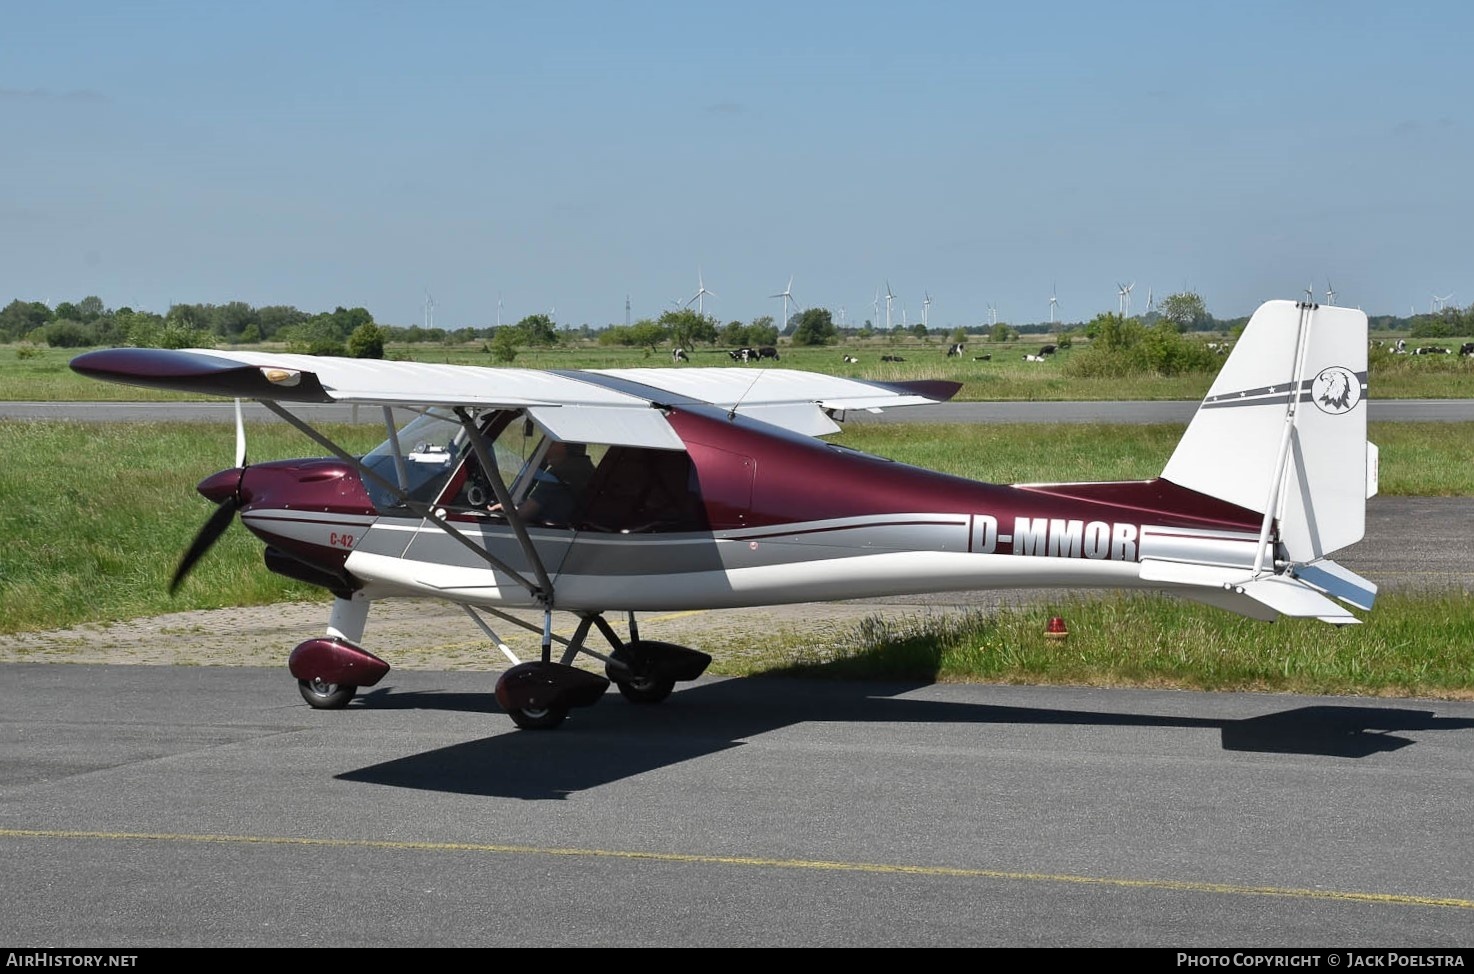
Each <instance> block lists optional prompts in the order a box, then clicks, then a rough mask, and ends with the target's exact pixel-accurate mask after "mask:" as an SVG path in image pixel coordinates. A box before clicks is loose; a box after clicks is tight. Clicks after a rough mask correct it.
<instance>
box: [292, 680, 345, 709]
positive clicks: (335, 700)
mask: <svg viewBox="0 0 1474 974" xmlns="http://www.w3.org/2000/svg"><path fill="white" fill-rule="evenodd" d="M297 689H298V690H300V691H301V692H302V699H303V700H306V701H307V703H308V704H309V705H311V706H312V707H313V708H314V709H317V710H342V709H343V708H344V707H346V706H348V701H350V700H352V699H353V695H354V694H356V693H357V692H358V687H356V686H353V685H351V684H348V683H328V682H326V681H324V680H322V679H320V678H318V679H311V680H298V681H297Z"/></svg>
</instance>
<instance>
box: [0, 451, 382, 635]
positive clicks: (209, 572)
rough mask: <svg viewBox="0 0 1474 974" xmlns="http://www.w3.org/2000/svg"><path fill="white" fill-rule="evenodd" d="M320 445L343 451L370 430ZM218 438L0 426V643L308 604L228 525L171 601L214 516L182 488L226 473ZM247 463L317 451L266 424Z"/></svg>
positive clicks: (229, 457)
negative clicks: (165, 618)
mask: <svg viewBox="0 0 1474 974" xmlns="http://www.w3.org/2000/svg"><path fill="white" fill-rule="evenodd" d="M330 435H334V436H336V437H339V438H341V441H342V442H345V443H348V444H350V445H351V447H352V448H354V449H367V448H368V447H369V446H372V445H373V444H374V443H377V442H378V441H379V440H380V439H382V436H383V434H382V431H375V430H374V428H373V427H366V426H357V427H338V428H334V429H333V430H332V431H331V433H330ZM234 444H235V436H234V432H233V429H232V428H231V427H229V426H218V425H215V424H203V425H196V424H166V423H127V424H105V423H85V424H83V423H62V422H45V423H21V422H0V457H4V462H3V463H0V499H3V501H4V503H3V504H0V538H3V539H4V544H3V545H0V632H17V631H25V630H33V629H45V628H52V627H55V626H65V625H70V624H73V623H77V622H81V621H112V620H119V619H126V618H134V617H137V616H140V615H150V614H154V613H159V612H168V611H174V610H180V609H194V608H217V607H221V606H227V605H260V604H264V603H269V602H276V601H281V600H283V599H294V598H320V597H321V590H318V589H315V588H311V587H310V586H306V585H302V584H300V583H297V582H292V581H289V580H288V579H285V578H283V577H281V576H279V575H274V574H272V573H271V572H268V571H266V569H265V568H264V567H262V564H261V552H262V548H261V544H260V542H259V541H257V540H256V539H255V538H253V537H252V536H251V535H250V534H249V532H247V531H246V530H245V529H244V528H242V527H240V526H239V525H235V526H233V527H232V528H231V529H230V530H229V531H227V532H226V534H225V535H224V536H223V537H222V538H221V540H220V542H219V543H218V544H217V545H216V546H215V548H214V549H213V550H211V552H210V553H209V554H208V555H207V556H206V557H205V559H204V560H203V561H201V562H200V563H199V565H198V566H197V567H196V570H195V571H194V573H193V574H192V575H191V576H190V577H189V579H188V580H187V581H186V582H185V583H184V584H183V585H182V586H181V588H180V591H179V593H178V595H177V596H175V597H171V596H170V595H169V594H168V591H167V589H168V585H169V580H170V577H171V576H172V575H173V573H174V569H175V566H176V565H177V564H178V561H179V557H180V555H181V554H182V553H183V552H184V550H185V548H187V547H188V545H189V543H190V541H191V540H192V539H193V537H194V535H195V532H197V531H198V530H199V528H200V526H201V525H203V524H204V522H205V520H206V519H207V518H208V517H209V516H210V514H211V513H212V512H213V511H214V509H215V508H214V505H212V504H211V503H210V502H209V501H206V500H205V499H204V498H203V497H201V496H200V495H199V494H198V493H196V492H195V490H194V487H195V484H196V483H198V482H199V481H200V480H201V479H203V478H204V477H206V476H207V475H209V474H211V473H213V472H215V471H216V470H219V469H222V468H225V467H229V466H231V465H232V464H233V462H234V451H235V445H234ZM249 445H250V452H251V459H252V460H256V461H259V460H268V459H282V458H286V457H293V456H315V455H317V454H319V453H321V450H320V449H319V448H317V447H316V446H313V445H312V444H311V443H309V442H308V441H307V440H306V439H304V438H303V437H302V435H301V434H299V433H297V432H296V431H294V430H292V429H290V428H289V427H287V426H285V425H283V424H280V423H272V424H264V425H261V426H259V427H253V428H252V429H251V430H250V431H249Z"/></svg>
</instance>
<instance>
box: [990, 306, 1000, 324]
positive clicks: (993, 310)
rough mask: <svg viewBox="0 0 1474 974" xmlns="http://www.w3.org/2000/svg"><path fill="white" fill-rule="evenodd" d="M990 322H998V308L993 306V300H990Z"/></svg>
mask: <svg viewBox="0 0 1474 974" xmlns="http://www.w3.org/2000/svg"><path fill="white" fill-rule="evenodd" d="M988 323H989V324H991V325H996V324H998V309H997V308H995V307H993V302H992V301H989V302H988Z"/></svg>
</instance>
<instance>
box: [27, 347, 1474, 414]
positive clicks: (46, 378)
mask: <svg viewBox="0 0 1474 974" xmlns="http://www.w3.org/2000/svg"><path fill="white" fill-rule="evenodd" d="M1042 341H1044V339H1043V338H1042V337H1040V336H1031V340H1020V341H1017V342H1002V343H995V342H972V343H970V344H969V345H968V347H967V354H965V355H962V356H959V357H953V358H948V357H947V356H946V355H945V354H944V353H945V350H946V345H945V343H941V342H932V343H927V344H922V343H920V342H917V341H915V340H910V341H908V342H905V343H900V344H895V345H891V344H888V343H884V342H878V341H877V342H870V343H857V342H848V343H846V344H844V345H830V346H824V347H819V348H794V347H791V346H786V345H785V346H783V349H782V353H781V354H782V356H783V357H782V359H781V360H780V361H778V362H767V361H765V362H763V363H754V364H749V365H738V364H735V363H734V362H733V361H732V359H731V358H730V356H728V354H727V353H726V351H725V350H723V349H718V348H701V349H694V350H692V351H691V353H690V358H691V361H690V365H691V366H727V367H732V368H740V369H746V370H749V371H751V372H753V373H754V374H756V373H757V372H759V370H761V369H762V368H765V367H769V366H771V367H774V368H788V369H803V370H808V371H813V372H823V373H827V374H832V375H845V376H853V377H855V378H860V379H871V380H876V381H881V382H900V381H906V380H913V379H948V380H952V381H956V382H960V383H962V389H961V391H960V392H959V393H958V394H957V396H956V397H955V398H956V400H957V401H969V402H988V401H999V402H1051V401H1053V402H1060V401H1114V400H1123V399H1126V400H1187V401H1197V400H1201V399H1202V398H1203V396H1205V395H1206V394H1207V392H1208V387H1209V385H1210V384H1211V383H1212V381H1213V376H1212V375H1211V374H1208V373H1194V374H1191V375H1176V376H1159V375H1142V376H1130V377H1091V378H1080V377H1072V376H1068V375H1066V374H1065V363H1066V362H1068V361H1069V359H1070V357H1071V356H1072V355H1075V354H1078V351H1079V350H1078V349H1065V350H1061V351H1060V353H1059V354H1057V355H1054V356H1051V357H1050V358H1049V359H1048V360H1047V361H1044V362H1026V361H1024V355H1025V354H1026V353H1031V352H1036V351H1038V349H1039V347H1040V344H1041V342H1042ZM1444 344H1447V342H1445V343H1444ZM1455 347H1456V348H1457V345H1455ZM23 348H24V349H25V351H22V349H23ZM277 350H280V349H277ZM83 351H85V349H64V348H36V347H32V346H19V345H11V346H0V400H9V401H12V402H30V401H35V402H70V401H86V400H99V401H109V402H132V401H161V400H180V399H204V398H206V397H204V396H188V395H184V394H181V393H171V392H158V391H155V390H152V389H145V388H143V387H140V386H131V385H122V384H119V383H115V382H99V381H97V380H96V379H91V378H87V377H85V376H81V375H78V374H77V373H75V372H73V371H72V370H71V369H70V368H69V367H68V364H67V363H69V362H70V361H71V360H72V359H73V358H75V357H76V356H77V355H79V354H81V353H82V352H83ZM387 354H388V355H389V356H390V357H396V358H405V359H409V360H413V361H418V362H440V363H448V364H452V365H481V366H495V365H496V364H497V363H496V362H494V361H493V360H492V358H491V356H490V355H489V354H488V353H487V352H485V351H483V350H482V346H481V344H480V343H473V344H468V345H451V346H446V345H428V344H418V345H396V346H391V347H390V348H389V349H388V352H387ZM846 354H849V355H853V356H855V357H856V358H858V359H859V361H858V362H856V363H847V362H845V361H844V356H845V355H846ZM985 354H986V355H988V356H990V358H989V360H988V361H985V362H984V361H978V360H977V359H976V358H975V356H979V355H985ZM882 355H894V356H899V357H901V358H903V359H904V360H905V361H904V362H898V363H888V362H882V361H880V359H881V356H882ZM509 365H510V366H511V367H515V368H529V369H613V368H641V367H653V366H661V367H664V366H670V365H671V360H670V355H669V352H668V350H666V349H660V350H658V351H656V352H655V353H654V354H650V353H647V352H646V350H644V349H638V348H608V347H602V346H599V345H594V344H586V345H579V346H569V347H557V348H546V349H524V350H522V351H521V352H519V353H518V355H517V358H516V360H515V361H513V362H511V363H509ZM682 367H683V368H684V367H686V366H682ZM1369 382H1370V385H1371V389H1372V394H1373V395H1374V396H1375V397H1376V398H1378V399H1474V357H1465V356H1459V355H1390V354H1385V353H1380V354H1376V355H1374V356H1373V357H1372V363H1371V367H1370V379H1369Z"/></svg>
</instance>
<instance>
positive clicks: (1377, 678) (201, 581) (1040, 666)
mask: <svg viewBox="0 0 1474 974" xmlns="http://www.w3.org/2000/svg"><path fill="white" fill-rule="evenodd" d="M328 432H329V435H331V436H334V437H336V438H339V439H340V440H341V441H342V442H344V443H345V445H347V446H349V447H350V448H351V449H354V450H365V449H367V448H369V447H371V446H372V445H374V443H376V442H377V440H378V439H379V438H380V435H381V434H380V432H379V431H378V430H377V429H376V428H375V427H373V426H372V425H359V426H337V427H332V428H330V429H329V430H328ZM248 434H249V442H250V447H251V454H252V459H253V460H256V461H261V460H267V459H273V458H284V457H292V456H300V455H316V454H317V453H319V452H321V451H320V450H319V449H318V448H317V447H315V446H314V445H313V444H311V443H310V442H308V441H307V440H306V439H305V438H304V437H302V436H301V435H300V434H299V433H297V432H295V431H294V430H292V429H290V428H289V427H287V426H285V425H284V424H281V423H275V422H272V423H260V424H251V426H250V427H249V428H248ZM1180 434H1181V428H1180V427H1176V426H1171V425H1151V426H1134V425H1119V426H1118V425H1108V426H1100V425H1096V426H1088V427H1087V426H1078V425H1073V424H1065V425H1058V426H1053V425H1050V426H1034V425H1029V426H1014V425H1009V426H971V425H969V426H931V425H915V426H913V425H909V424H905V425H888V424H887V425H865V426H851V427H850V428H849V429H847V430H846V431H845V432H844V433H843V434H841V435H840V437H839V440H840V441H841V442H844V443H846V444H847V445H849V446H853V447H855V448H858V449H863V450H866V451H868V452H873V453H877V454H880V455H884V456H889V457H892V458H894V459H898V460H902V461H906V462H913V463H917V464H919V465H922V466H929V467H934V468H937V469H943V470H947V471H949V472H952V473H956V474H959V475H962V476H968V477H973V478H978V479H986V480H991V481H995V482H1004V483H1011V482H1025V481H1040V480H1117V479H1120V480H1129V479H1142V478H1147V477H1151V476H1154V475H1155V474H1156V473H1157V472H1158V471H1159V470H1160V469H1161V466H1162V464H1163V463H1164V462H1165V460H1166V458H1167V456H1168V455H1169V454H1170V452H1171V450H1172V447H1173V445H1174V444H1175V443H1176V441H1177V438H1178V436H1179V435H1180ZM1371 438H1372V439H1373V440H1374V441H1376V442H1378V444H1379V445H1380V447H1381V456H1382V484H1381V486H1382V492H1383V493H1384V494H1404V495H1415V496H1432V495H1444V496H1469V495H1474V424H1450V423H1391V424H1373V428H1372V433H1371ZM233 450H234V432H233V430H232V429H231V427H229V426H228V425H219V424H195V423H189V424H179V423H160V424H152V423H127V424H96V423H67V422H36V423H30V422H3V421H0V456H3V457H4V458H5V462H4V463H3V464H0V498H4V500H5V503H4V504H3V505H0V537H3V538H4V539H5V544H4V545H3V546H0V633H15V632H27V631H40V630H49V629H53V628H58V627H64V626H68V625H73V624H77V623H82V622H107V621H119V620H125V619H132V618H138V617H143V616H150V615H155V614H159V613H164V612H173V611H181V610H186V609H200V608H216V607H224V606H230V605H264V604H270V603H274V602H279V601H286V600H304V599H306V600H324V601H325V599H326V596H325V595H324V593H322V592H321V591H320V590H317V589H313V588H310V587H308V586H305V585H302V584H300V583H297V582H292V581H289V580H287V579H284V578H282V577H280V576H277V575H274V574H272V573H270V572H268V571H266V570H265V568H264V567H263V566H262V564H261V545H260V543H259V542H258V541H257V540H256V539H255V538H253V537H252V536H251V535H249V533H248V532H246V531H244V530H243V529H241V528H240V527H239V526H235V527H233V528H232V529H231V530H230V531H228V532H226V534H225V536H224V537H223V538H222V539H221V541H220V543H219V544H218V545H217V546H216V547H215V549H214V550H212V551H211V552H210V553H209V555H208V556H207V557H206V558H205V559H204V560H203V561H202V562H201V563H200V564H199V565H198V566H197V568H196V570H195V572H194V574H193V575H191V577H190V578H189V579H188V580H187V581H186V582H185V583H184V585H183V586H182V587H181V589H180V591H179V593H178V595H177V596H170V595H169V594H168V592H167V587H168V583H169V578H170V576H171V574H172V573H173V570H174V567H175V565H176V564H177V561H178V558H179V556H180V554H181V553H182V552H183V551H184V549H185V548H186V547H187V546H188V544H189V541H190V539H191V538H192V537H193V536H194V534H195V532H196V531H197V530H198V529H199V527H200V525H201V524H203V523H204V521H205V519H206V518H207V517H208V516H209V514H210V512H211V511H212V510H213V508H212V507H211V505H210V504H209V503H208V502H207V501H205V500H204V499H203V498H201V497H200V496H199V495H198V494H196V493H195V492H194V489H193V488H194V485H195V483H197V482H198V481H199V480H200V479H201V478H203V477H204V476H206V475H207V474H209V473H211V472H213V471H215V470H217V469H220V468H222V467H226V466H229V465H230V463H231V454H232V453H233ZM1051 615H1062V616H1063V617H1064V618H1066V619H1067V620H1068V621H1069V624H1070V627H1071V630H1072V632H1071V635H1070V636H1069V637H1068V638H1067V639H1066V640H1065V641H1064V642H1052V641H1049V640H1046V639H1045V638H1044V636H1043V631H1044V626H1045V622H1046V620H1047V619H1048V618H1049V616H1051ZM714 648H715V647H714ZM715 655H716V656H717V662H716V663H715V664H714V666H713V672H715V673H729V674H734V675H735V674H752V673H759V672H769V673H803V674H808V675H833V676H837V677H845V678H853V677H870V678H887V679H928V680H931V679H936V680H987V681H999V682H1017V683H1041V682H1056V683H1070V684H1090V685H1146V686H1181V687H1194V688H1202V689H1259V690H1269V689H1272V690H1282V691H1295V692H1306V693H1388V694H1396V695H1410V696H1433V697H1450V696H1469V695H1471V694H1474V602H1471V600H1470V599H1469V597H1468V593H1467V592H1430V593H1425V594H1419V595H1389V596H1384V597H1382V598H1381V599H1380V600H1379V602H1378V605H1377V608H1376V610H1375V611H1374V612H1372V613H1369V614H1367V622H1366V623H1365V624H1364V625H1361V626H1355V627H1350V628H1347V629H1334V628H1332V627H1329V626H1326V625H1324V624H1322V623H1318V622H1306V621H1301V620H1282V621H1281V622H1279V623H1276V624H1273V625H1267V624H1264V623H1259V622H1254V621H1251V620H1245V619H1240V618H1239V617H1237V616H1233V615H1231V614H1228V613H1225V612H1222V611H1220V610H1216V609H1211V608H1208V607H1205V606H1197V605H1193V604H1190V603H1183V602H1178V601H1176V600H1172V599H1167V598H1162V597H1153V596H1147V595H1139V596H1125V595H1109V594H1108V595H1103V596H1100V597H1087V596H1084V595H1078V596H1077V595H1074V594H1071V593H1061V598H1060V600H1059V601H1057V602H1052V603H1050V604H1048V605H1046V606H1041V607H1037V608H1029V609H1024V608H1015V609H1007V610H1003V611H1000V612H997V613H989V614H980V613H975V614H972V615H970V616H963V617H961V618H959V617H955V616H948V617H942V616H936V617H930V616H926V615H921V616H916V617H907V618H880V617H875V618H872V619H868V620H866V621H865V622H864V623H863V624H861V625H860V626H858V627H856V628H855V629H854V630H853V631H851V632H845V633H838V634H836V636H835V638H834V639H832V640H828V641H826V642H825V643H824V644H823V645H819V644H816V643H814V642H805V643H802V644H796V645H785V644H783V643H782V641H781V640H780V641H776V642H775V643H774V644H773V645H771V646H769V647H767V648H766V649H765V650H764V651H762V652H758V653H754V654H740V655H736V656H732V657H724V656H723V654H722V653H721V651H720V649H717V652H716V654H715Z"/></svg>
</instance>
